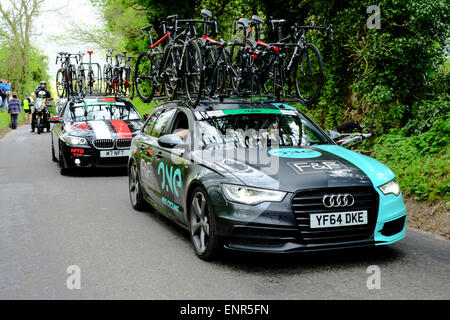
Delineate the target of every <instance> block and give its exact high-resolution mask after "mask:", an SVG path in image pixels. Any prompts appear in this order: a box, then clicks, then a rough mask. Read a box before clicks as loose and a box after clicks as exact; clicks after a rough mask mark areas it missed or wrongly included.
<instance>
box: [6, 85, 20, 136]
mask: <svg viewBox="0 0 450 320" xmlns="http://www.w3.org/2000/svg"><path fill="white" fill-rule="evenodd" d="M8 112H9V114H10V115H11V128H12V129H13V130H15V129H16V128H17V123H18V122H19V114H20V101H19V99H18V97H17V94H16V93H15V92H13V94H12V99H11V100H10V101H9V103H8Z"/></svg>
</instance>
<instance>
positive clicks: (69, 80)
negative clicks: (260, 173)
mask: <svg viewBox="0 0 450 320" xmlns="http://www.w3.org/2000/svg"><path fill="white" fill-rule="evenodd" d="M77 56H78V55H77V54H71V53H68V52H58V54H57V56H56V64H58V61H60V62H61V67H60V68H59V70H58V72H57V73H56V92H57V94H58V97H59V98H68V97H70V96H71V95H72V94H73V93H74V92H76V83H77V74H76V69H75V65H73V64H72V63H71V58H75V59H77ZM77 62H78V60H77Z"/></svg>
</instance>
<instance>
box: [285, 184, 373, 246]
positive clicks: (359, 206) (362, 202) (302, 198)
mask: <svg viewBox="0 0 450 320" xmlns="http://www.w3.org/2000/svg"><path fill="white" fill-rule="evenodd" d="M339 193H341V194H342V193H350V194H351V195H353V197H354V199H355V203H354V205H353V206H351V207H345V208H330V209H329V208H326V207H325V206H324V205H323V203H322V198H323V196H324V195H325V194H339ZM378 204H379V195H378V193H377V192H376V191H375V189H374V188H373V187H343V188H326V189H325V188H324V189H314V190H306V191H302V192H299V193H297V194H295V195H294V197H293V198H292V210H293V213H294V216H295V218H296V220H297V225H298V228H299V231H300V236H301V237H300V238H301V240H302V242H303V243H305V244H309V243H311V244H320V243H330V242H333V243H335V242H348V241H358V240H368V239H371V238H372V237H373V233H374V229H375V224H376V221H377V216H378ZM359 210H367V214H368V224H367V225H355V226H344V227H330V228H320V229H316V228H315V229H311V228H310V214H312V213H328V212H349V211H359Z"/></svg>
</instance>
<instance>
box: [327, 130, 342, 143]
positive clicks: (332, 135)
mask: <svg viewBox="0 0 450 320" xmlns="http://www.w3.org/2000/svg"><path fill="white" fill-rule="evenodd" d="M327 135H328V136H329V137H330V138H331V139H332V140H333V141H336V140H339V139H340V138H341V134H340V133H339V132H337V131H334V130H328V131H327Z"/></svg>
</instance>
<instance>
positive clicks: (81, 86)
mask: <svg viewBox="0 0 450 320" xmlns="http://www.w3.org/2000/svg"><path fill="white" fill-rule="evenodd" d="M77 84H78V93H80V94H83V95H85V94H86V77H85V76H84V74H80V76H79V77H78V81H77Z"/></svg>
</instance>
